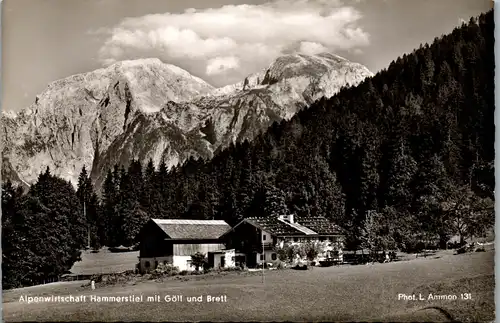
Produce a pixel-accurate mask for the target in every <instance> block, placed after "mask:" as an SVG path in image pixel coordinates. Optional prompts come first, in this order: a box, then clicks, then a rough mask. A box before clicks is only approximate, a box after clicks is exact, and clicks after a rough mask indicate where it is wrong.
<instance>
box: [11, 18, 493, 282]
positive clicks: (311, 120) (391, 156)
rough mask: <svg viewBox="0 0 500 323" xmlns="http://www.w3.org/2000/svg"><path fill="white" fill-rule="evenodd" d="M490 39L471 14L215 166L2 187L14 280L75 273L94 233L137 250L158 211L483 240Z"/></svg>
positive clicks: (361, 237) (365, 237)
mask: <svg viewBox="0 0 500 323" xmlns="http://www.w3.org/2000/svg"><path fill="white" fill-rule="evenodd" d="M493 33H494V22H493V12H492V11H490V12H488V13H486V14H482V15H481V16H479V17H478V18H472V19H471V20H470V22H469V23H468V24H463V25H462V26H461V27H459V28H456V29H455V30H454V31H453V32H452V33H451V34H449V35H445V36H443V37H440V38H436V39H435V40H434V42H433V43H432V44H431V45H428V44H425V45H421V46H420V47H419V48H418V49H416V50H414V51H413V52H412V53H410V54H405V55H403V56H402V57H399V58H398V59H397V60H395V61H393V62H392V63H391V64H390V65H389V67H388V68H387V69H384V70H382V71H381V72H379V73H377V75H375V76H374V77H371V78H367V79H366V80H365V81H364V82H362V83H361V84H359V85H358V86H357V87H345V88H343V89H342V90H341V91H340V92H339V93H338V94H337V95H335V96H334V97H332V98H330V99H325V98H323V99H320V100H318V101H317V102H315V103H314V104H312V105H311V106H310V107H308V108H305V109H303V110H302V111H300V112H299V113H297V114H296V115H295V116H294V117H293V118H292V119H291V120H289V121H282V122H279V123H274V124H273V125H272V126H270V128H269V129H268V130H267V131H266V132H264V133H261V134H260V135H259V136H258V137H256V138H255V139H254V140H253V141H252V142H248V141H245V142H238V143H235V144H232V145H231V146H230V147H229V148H228V149H225V150H223V151H221V152H219V153H218V154H217V155H216V156H215V157H214V158H213V159H211V160H208V161H207V160H203V159H198V160H196V159H194V158H191V159H188V160H187V161H186V162H185V163H184V164H182V165H178V166H175V167H173V168H171V169H170V170H169V169H168V167H167V166H166V165H165V163H164V162H161V163H160V164H159V165H158V167H155V166H154V164H153V161H152V160H150V161H149V163H148V164H147V165H142V164H141V163H140V162H139V161H138V160H133V161H131V162H130V163H129V165H126V166H115V167H114V169H112V170H110V171H109V172H108V173H107V176H106V179H105V181H104V183H103V187H102V196H100V197H98V196H97V194H96V193H95V190H94V187H93V185H92V181H91V180H90V177H89V175H88V173H87V170H86V169H85V168H84V169H82V173H81V174H80V178H79V181H78V188H77V190H74V189H73V188H72V187H71V185H70V184H69V183H68V182H65V181H64V180H62V179H58V178H56V177H54V176H52V175H51V174H50V170H47V171H46V172H45V173H44V174H41V175H40V177H39V178H38V182H37V183H36V184H34V185H33V186H32V187H31V188H30V189H29V192H28V193H27V194H25V195H22V194H21V192H20V191H19V190H16V189H15V188H14V187H12V185H11V184H9V183H7V184H6V185H3V186H4V187H3V191H4V192H3V194H2V210H3V211H4V214H3V216H2V225H3V228H4V229H3V230H4V232H3V239H2V240H3V260H4V262H3V265H2V266H3V267H2V268H3V272H4V275H3V276H4V283H5V281H6V280H5V279H7V280H9V279H10V281H11V282H12V285H15V284H21V283H22V282H23V281H24V280H26V279H28V278H26V277H30V278H29V279H32V280H33V279H37V277H39V276H40V275H46V276H47V275H56V274H59V273H61V272H62V271H63V270H67V269H68V266H69V267H71V266H70V264H72V262H74V261H75V257H76V256H73V255H74V254H78V252H77V251H78V249H79V248H81V247H83V246H85V245H86V244H87V243H88V237H89V235H90V241H91V247H93V248H99V247H100V246H102V245H106V246H119V245H124V246H131V245H134V244H135V243H136V242H137V241H136V240H135V237H136V234H137V233H138V231H139V229H140V227H141V226H142V224H143V223H145V221H147V220H148V219H149V218H189V219H222V220H225V221H226V222H228V223H229V224H230V225H234V224H236V223H237V222H239V221H240V220H241V219H243V218H245V217H249V216H274V215H276V214H285V213H295V214H298V215H301V216H318V215H319V216H325V217H327V218H328V219H330V220H331V221H333V222H335V223H336V224H338V225H339V226H340V227H341V228H342V229H343V230H344V233H345V235H346V237H347V245H348V247H349V248H358V247H362V246H366V247H369V248H371V249H377V248H379V249H388V248H399V249H402V250H411V249H412V248H414V247H415V245H416V244H418V242H421V241H424V240H426V241H437V242H438V243H440V244H441V246H443V245H444V243H445V242H446V241H447V240H448V239H449V238H450V237H451V236H452V235H455V234H458V235H460V236H461V237H462V238H467V237H470V236H473V235H481V234H484V232H485V231H486V230H487V229H488V228H489V227H491V226H492V224H493V222H494V215H493V211H492V210H493V207H492V205H493V199H494V193H493V189H494V164H493V163H494V155H495V153H494V134H495V128H494V107H495V106H494V50H493V48H494V35H493ZM84 205H85V216H84ZM21 268H22V270H20V269H21ZM52 268H54V269H52ZM30 273H31V274H30ZM6 275H7V277H6ZM9 275H10V277H11V278H9ZM23 275H24V276H23ZM37 275H38V276H37ZM23 277H24V278H23ZM40 277H41V276H40ZM23 279H24V280H23Z"/></svg>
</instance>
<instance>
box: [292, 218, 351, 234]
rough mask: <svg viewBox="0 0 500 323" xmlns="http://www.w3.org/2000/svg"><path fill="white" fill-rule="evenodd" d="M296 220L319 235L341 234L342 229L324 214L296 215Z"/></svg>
mask: <svg viewBox="0 0 500 323" xmlns="http://www.w3.org/2000/svg"><path fill="white" fill-rule="evenodd" d="M295 221H296V222H297V223H300V224H301V225H303V226H305V227H307V228H309V229H311V230H313V231H314V232H317V233H318V234H319V235H341V234H342V229H341V228H340V227H339V226H338V225H335V224H333V223H332V222H330V221H329V220H328V219H327V218H325V217H322V216H313V217H295Z"/></svg>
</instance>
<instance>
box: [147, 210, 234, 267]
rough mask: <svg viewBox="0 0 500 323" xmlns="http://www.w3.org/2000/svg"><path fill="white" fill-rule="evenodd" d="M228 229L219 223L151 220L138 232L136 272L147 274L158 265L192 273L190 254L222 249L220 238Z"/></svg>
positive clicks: (217, 221)
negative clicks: (161, 264) (138, 243)
mask: <svg viewBox="0 0 500 323" xmlns="http://www.w3.org/2000/svg"><path fill="white" fill-rule="evenodd" d="M230 229H231V227H230V226H229V225H228V224H227V223H226V222H225V221H222V220H174V219H168V220H163V219H151V220H149V221H148V222H147V223H146V224H145V225H144V226H143V228H142V229H141V231H140V233H139V241H140V248H139V260H140V261H139V270H140V271H141V272H148V271H151V270H154V269H155V268H156V267H157V266H158V264H160V263H164V264H172V265H174V266H177V267H179V269H180V270H194V268H193V267H192V266H191V255H193V254H195V253H197V252H201V253H203V254H205V255H207V256H208V255H209V253H210V254H212V253H214V252H215V253H218V252H220V251H221V250H223V249H225V246H224V244H223V243H222V241H221V240H220V237H221V236H222V235H223V234H224V233H226V232H227V231H228V230H230Z"/></svg>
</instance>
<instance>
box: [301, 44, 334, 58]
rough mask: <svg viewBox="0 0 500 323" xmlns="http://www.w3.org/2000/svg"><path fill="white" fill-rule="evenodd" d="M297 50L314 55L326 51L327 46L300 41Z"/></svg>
mask: <svg viewBox="0 0 500 323" xmlns="http://www.w3.org/2000/svg"><path fill="white" fill-rule="evenodd" d="M299 51H300V52H301V53H303V54H306V55H316V54H320V53H324V52H328V48H326V47H325V46H323V45H321V44H319V43H313V42H308V41H304V42H301V43H300V48H299Z"/></svg>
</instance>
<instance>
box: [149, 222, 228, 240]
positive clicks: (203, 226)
mask: <svg viewBox="0 0 500 323" xmlns="http://www.w3.org/2000/svg"><path fill="white" fill-rule="evenodd" d="M151 220H152V221H153V222H154V223H156V225H157V226H158V227H159V228H160V229H162V230H163V232H165V234H166V235H167V236H168V237H169V238H170V239H178V240H180V239H182V240H199V239H219V237H220V236H222V235H223V234H224V233H225V232H227V231H228V230H229V229H231V227H230V226H229V224H227V223H226V222H225V221H222V220H177V219H168V220H165V219H151Z"/></svg>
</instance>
